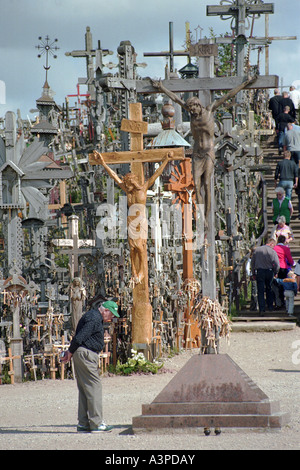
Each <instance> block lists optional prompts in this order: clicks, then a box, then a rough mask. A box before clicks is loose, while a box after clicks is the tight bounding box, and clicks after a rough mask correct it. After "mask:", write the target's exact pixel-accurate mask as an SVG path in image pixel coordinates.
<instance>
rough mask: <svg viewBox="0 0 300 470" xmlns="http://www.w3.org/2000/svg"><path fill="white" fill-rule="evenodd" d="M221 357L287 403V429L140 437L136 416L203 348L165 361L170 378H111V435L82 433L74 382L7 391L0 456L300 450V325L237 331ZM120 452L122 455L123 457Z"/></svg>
mask: <svg viewBox="0 0 300 470" xmlns="http://www.w3.org/2000/svg"><path fill="white" fill-rule="evenodd" d="M297 342H298V343H297ZM296 346H297V349H295V347H296ZM220 353H221V354H225V353H226V354H229V356H230V357H231V358H232V359H233V360H234V361H235V362H236V363H237V364H238V365H239V366H240V367H241V368H242V369H243V370H244V372H246V374H248V375H249V376H250V378H251V379H252V380H253V381H254V382H255V383H256V384H257V385H258V386H259V387H260V388H261V389H262V390H263V391H264V392H265V393H266V394H267V396H268V397H269V399H270V400H272V401H273V400H279V401H280V406H281V411H285V412H289V413H290V415H291V419H290V422H289V424H288V425H287V426H285V427H283V428H282V429H281V430H273V431H270V430H264V431H258V430H256V431H254V430H247V429H244V430H236V429H223V430H222V433H221V435H219V436H215V435H214V434H213V433H212V434H211V435H210V436H205V435H204V434H203V430H202V429H201V430H200V429H199V430H198V432H189V431H180V432H176V433H172V432H166V433H164V434H159V433H155V432H150V433H142V434H133V433H132V429H131V424H132V417H133V416H138V415H140V414H141V405H142V404H146V403H151V402H152V401H153V399H154V398H155V397H156V396H157V395H158V393H159V392H160V391H161V390H162V389H163V388H164V386H165V385H166V384H167V383H168V382H169V381H170V380H171V379H172V378H173V377H174V375H175V374H176V372H178V371H179V370H180V369H181V367H183V366H184V364H185V363H186V362H187V361H188V359H189V358H190V357H191V356H192V355H194V354H198V350H192V351H184V352H182V353H181V354H179V355H176V356H175V357H173V358H168V359H166V360H165V361H164V364H165V365H164V369H165V372H164V373H159V374H157V375H137V376H130V377H121V376H104V377H103V394H104V398H103V400H104V410H105V420H106V422H107V423H108V424H112V425H114V429H113V431H112V432H111V433H109V434H105V435H103V434H100V435H92V434H81V433H80V434H79V433H77V432H76V424H77V422H76V417H77V387H76V382H75V381H74V380H63V381H61V380H56V381H55V380H44V381H37V382H26V383H22V384H15V385H2V386H0V450H102V451H103V450H107V451H108V450H111V451H118V450H119V451H125V450H127V451H128V452H129V454H128V455H130V452H132V453H133V452H134V451H140V450H151V451H154V452H157V451H159V450H161V451H163V450H165V451H172V454H176V452H178V451H191V450H194V451H197V450H198V451H199V450H261V449H263V450H295V449H299V448H300V364H299V363H300V330H299V327H296V328H295V329H294V330H291V331H277V332H275V333H271V332H266V333H264V332H263V333H262V332H259V333H257V332H256V333H253V332H251V333H244V332H233V333H232V334H231V338H230V344H227V343H226V341H225V340H222V341H221V347H220ZM114 454H115V456H117V455H118V452H114ZM189 454H193V455H194V454H195V452H194V453H191V452H189ZM101 455H102V456H104V455H108V453H105V452H104V453H102V454H101ZM120 455H122V454H120ZM105 463H107V462H105ZM156 463H158V462H156ZM132 466H135V465H132Z"/></svg>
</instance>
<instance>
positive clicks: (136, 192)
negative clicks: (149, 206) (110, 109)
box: [89, 103, 184, 349]
mask: <svg viewBox="0 0 300 470" xmlns="http://www.w3.org/2000/svg"><path fill="white" fill-rule="evenodd" d="M129 111H130V118H131V120H127V119H124V120H123V121H122V126H121V130H123V131H128V132H130V133H131V151H128V152H113V153H104V154H102V155H101V154H99V152H97V151H94V152H93V154H90V158H89V162H90V164H92V165H93V164H94V165H95V164H102V165H103V166H104V168H105V169H106V171H107V172H108V174H109V175H110V176H111V177H112V178H113V179H114V180H115V181H116V183H117V184H118V185H119V186H120V187H121V188H122V189H123V190H124V191H125V192H126V195H127V202H128V208H129V211H128V220H127V223H128V241H129V245H130V252H131V261H132V275H133V279H132V280H133V308H132V344H133V345H136V347H137V349H145V348H147V346H148V345H149V344H150V342H151V340H152V307H151V304H150V302H149V287H148V257H147V238H146V239H145V237H147V229H146V224H147V220H146V217H145V216H146V198H147V190H148V189H149V188H150V187H151V186H152V185H153V183H154V181H155V180H156V179H157V178H158V177H159V176H160V175H161V174H162V172H163V170H164V168H165V166H166V165H167V163H168V161H169V160H171V159H173V160H175V159H176V160H183V159H184V151H183V148H171V149H152V150H144V149H143V133H145V132H146V130H147V123H145V122H143V121H142V105H141V104H140V103H131V104H130V107H129ZM144 162H163V163H162V164H161V166H160V167H159V168H158V170H156V172H155V173H154V174H153V176H152V177H151V178H149V180H148V181H145V180H144V168H143V163H144ZM111 163H115V164H118V163H131V173H130V174H129V175H125V177H123V178H120V177H119V176H118V175H117V174H116V173H115V172H114V171H113V170H112V169H111V168H110V167H109V166H108V164H111Z"/></svg>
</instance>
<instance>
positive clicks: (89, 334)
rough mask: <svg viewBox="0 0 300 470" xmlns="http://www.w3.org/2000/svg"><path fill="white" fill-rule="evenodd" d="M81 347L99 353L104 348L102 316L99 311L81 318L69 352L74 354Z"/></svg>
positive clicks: (96, 310)
mask: <svg viewBox="0 0 300 470" xmlns="http://www.w3.org/2000/svg"><path fill="white" fill-rule="evenodd" d="M80 346H82V347H83V348H86V349H90V350H91V351H94V352H96V353H99V352H101V351H102V350H103V348H104V328H103V319H102V315H101V313H100V312H99V310H98V309H91V310H89V311H88V312H86V313H85V314H84V315H82V317H81V318H80V320H79V322H78V325H77V328H76V333H75V336H74V337H73V339H72V341H71V344H70V347H69V351H70V352H71V353H72V354H74V352H75V351H76V349H78V348H79V347H80Z"/></svg>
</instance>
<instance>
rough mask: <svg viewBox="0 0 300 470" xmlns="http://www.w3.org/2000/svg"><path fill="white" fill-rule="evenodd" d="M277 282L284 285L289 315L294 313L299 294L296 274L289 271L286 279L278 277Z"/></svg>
mask: <svg viewBox="0 0 300 470" xmlns="http://www.w3.org/2000/svg"><path fill="white" fill-rule="evenodd" d="M276 282H277V283H278V284H279V285H282V286H283V290H284V298H285V307H286V312H287V314H288V315H289V316H292V315H293V314H294V300H295V295H297V291H298V288H297V281H296V274H295V273H294V272H293V271H289V272H288V275H287V277H286V278H285V279H277V280H276Z"/></svg>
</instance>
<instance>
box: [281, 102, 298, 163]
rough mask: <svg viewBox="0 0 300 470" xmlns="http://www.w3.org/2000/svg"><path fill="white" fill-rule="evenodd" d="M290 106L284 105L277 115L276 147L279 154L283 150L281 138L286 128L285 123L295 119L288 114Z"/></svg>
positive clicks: (282, 138)
mask: <svg viewBox="0 0 300 470" xmlns="http://www.w3.org/2000/svg"><path fill="white" fill-rule="evenodd" d="M289 112H290V107H289V106H285V107H284V109H283V111H282V112H281V113H280V114H279V115H278V116H277V128H276V129H277V132H278V149H279V154H281V152H282V150H283V140H284V134H285V132H286V129H287V125H288V123H289V122H295V119H294V118H293V117H292V116H291V115H290V114H289Z"/></svg>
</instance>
